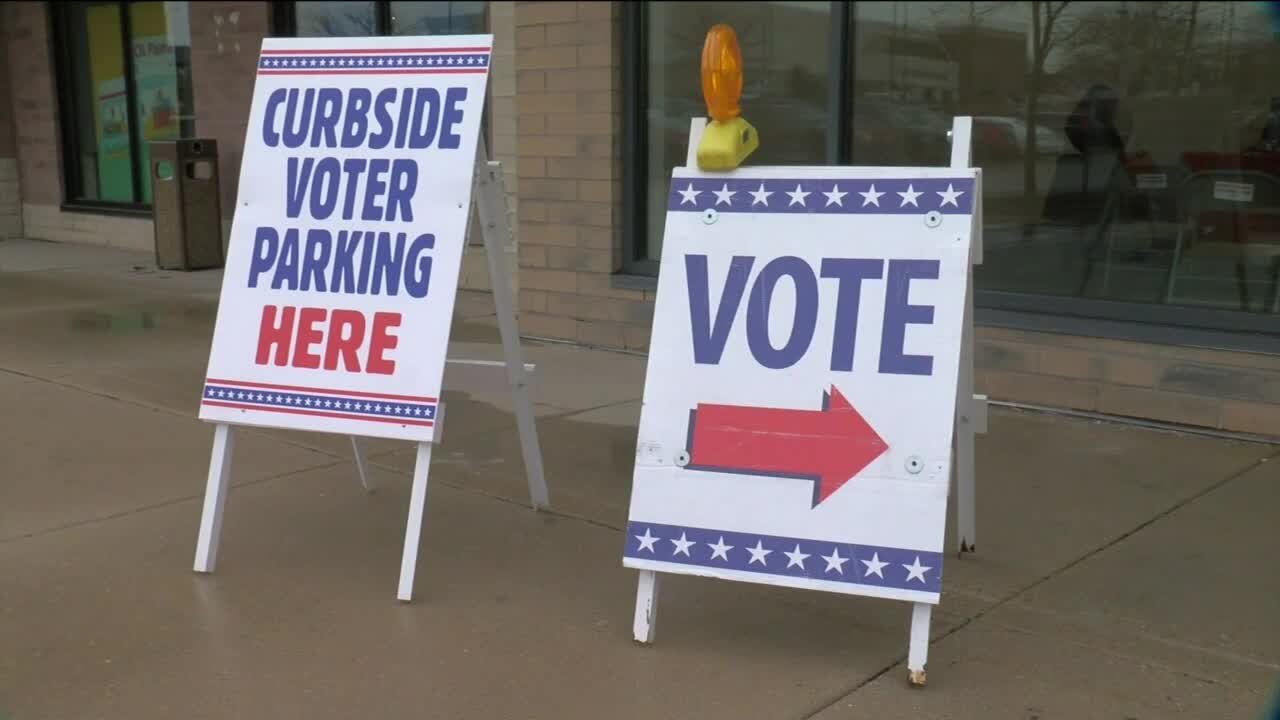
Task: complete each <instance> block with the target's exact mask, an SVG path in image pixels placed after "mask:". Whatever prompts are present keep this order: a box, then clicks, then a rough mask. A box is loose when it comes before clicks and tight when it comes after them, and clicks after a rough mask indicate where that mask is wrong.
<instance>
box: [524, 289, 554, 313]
mask: <svg viewBox="0 0 1280 720" xmlns="http://www.w3.org/2000/svg"><path fill="white" fill-rule="evenodd" d="M548 294H549V293H545V292H543V291H541V290H525V289H523V288H522V289H521V290H520V311H521V312H546V311H547V295H548Z"/></svg>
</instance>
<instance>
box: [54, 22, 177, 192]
mask: <svg viewBox="0 0 1280 720" xmlns="http://www.w3.org/2000/svg"><path fill="white" fill-rule="evenodd" d="M113 4H114V5H115V6H116V10H117V12H119V13H120V43H121V46H120V52H121V53H123V55H122V57H123V58H124V87H125V100H126V103H125V104H126V106H127V107H126V113H127V116H128V119H129V163H130V167H131V171H132V172H131V176H132V177H131V179H132V183H133V197H134V198H135V199H134V200H132V201H129V202H119V201H113V200H94V199H87V198H82V197H77V196H79V195H83V194H84V186H85V182H84V174H83V172H82V168H81V166H80V149H81V143H80V137H79V133H78V132H77V127H76V124H75V117H74V115H73V114H72V108H74V107H75V106H76V105H77V102H76V97H75V90H76V88H75V83H73V82H72V81H71V79H72V77H73V75H74V73H75V57H74V54H73V50H72V46H73V43H72V42H70V39H71V22H72V16H71V14H72V13H73V12H74V11H75V10H76V9H77V7H79V6H83V5H87V3H78V2H67V3H47V4H46V5H47V8H46V13H47V15H46V19H47V21H48V23H49V29H50V30H51V32H50V33H49V43H50V51H51V54H52V56H53V60H54V63H53V65H54V68H53V69H54V80H55V82H54V86H55V99H56V102H57V104H58V107H57V113H56V115H57V118H58V140H59V149H60V151H61V153H60V154H61V158H60V165H61V169H62V183H61V185H62V202H61V204H60V206H59V207H60V208H61V209H63V210H73V211H88V212H94V213H98V214H103V215H128V216H149V215H151V213H152V204H151V203H149V202H143V201H141V200H138V199H136V198H141V197H142V173H144V172H150V168H146V167H142V152H141V147H142V146H141V143H142V137H141V135H140V132H139V131H140V128H139V126H138V108H137V88H136V87H135V77H134V67H133V22H132V19H131V14H130V12H129V7H128V6H129V3H128V2H127V0H118V1H117V2H115V3H113Z"/></svg>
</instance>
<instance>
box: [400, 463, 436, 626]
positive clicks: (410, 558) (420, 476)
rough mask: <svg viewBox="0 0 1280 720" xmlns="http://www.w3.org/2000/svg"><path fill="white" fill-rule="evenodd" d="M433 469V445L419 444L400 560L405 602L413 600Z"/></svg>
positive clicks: (401, 585) (401, 587) (401, 591)
mask: <svg viewBox="0 0 1280 720" xmlns="http://www.w3.org/2000/svg"><path fill="white" fill-rule="evenodd" d="M430 469H431V443H429V442H421V443H418V457H417V460H416V461H415V462H414V464H413V490H412V492H411V493H410V495H409V521H408V524H407V525H406V527H405V530H404V555H403V556H402V557H401V559H400V590H399V592H398V593H397V594H396V597H398V598H399V599H400V600H401V601H403V602H409V601H410V600H412V599H413V574H414V572H415V571H416V570H417V568H418V541H419V540H420V539H421V537H422V514H423V510H424V509H425V508H426V505H427V471H429V470H430Z"/></svg>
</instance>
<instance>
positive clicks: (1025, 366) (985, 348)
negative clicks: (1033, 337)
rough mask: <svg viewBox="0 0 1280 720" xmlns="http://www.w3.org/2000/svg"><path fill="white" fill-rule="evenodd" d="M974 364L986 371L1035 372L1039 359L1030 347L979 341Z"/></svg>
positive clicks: (975, 348)
mask: <svg viewBox="0 0 1280 720" xmlns="http://www.w3.org/2000/svg"><path fill="white" fill-rule="evenodd" d="M973 364H974V367H976V368H982V369H984V370H1016V371H1018V372H1035V371H1036V365H1037V364H1038V358H1037V357H1036V349H1035V348H1033V347H1030V346H1026V345H1014V344H1012V343H1001V342H991V341H979V342H978V343H976V344H975V346H974V355H973Z"/></svg>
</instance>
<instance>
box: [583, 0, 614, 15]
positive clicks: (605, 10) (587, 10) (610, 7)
mask: <svg viewBox="0 0 1280 720" xmlns="http://www.w3.org/2000/svg"><path fill="white" fill-rule="evenodd" d="M617 5H618V3H612V2H600V1H599V0H582V2H579V3H578V17H579V18H582V19H583V20H603V19H609V18H612V17H614V16H615V14H616V13H615V12H614V10H615V9H616V6H617Z"/></svg>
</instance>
